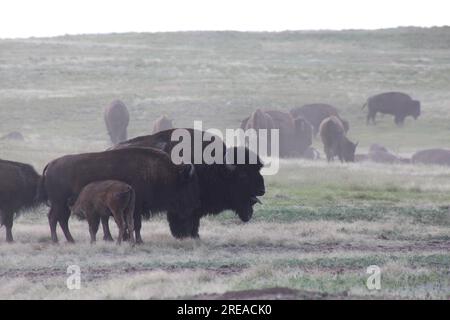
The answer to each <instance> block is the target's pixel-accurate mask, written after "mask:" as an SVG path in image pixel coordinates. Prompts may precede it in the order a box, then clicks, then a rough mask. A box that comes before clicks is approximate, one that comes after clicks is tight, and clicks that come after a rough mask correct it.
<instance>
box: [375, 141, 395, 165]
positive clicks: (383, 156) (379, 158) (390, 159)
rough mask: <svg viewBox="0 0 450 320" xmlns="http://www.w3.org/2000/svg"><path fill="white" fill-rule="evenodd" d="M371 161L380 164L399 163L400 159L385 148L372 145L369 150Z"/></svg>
mask: <svg viewBox="0 0 450 320" xmlns="http://www.w3.org/2000/svg"><path fill="white" fill-rule="evenodd" d="M368 156H369V160H371V161H373V162H378V163H398V162H400V158H399V157H397V156H396V155H395V154H393V153H392V152H390V151H389V150H388V149H386V148H385V147H384V146H382V145H379V144H376V143H374V144H372V145H371V146H370V148H369V155H368Z"/></svg>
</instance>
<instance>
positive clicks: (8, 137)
mask: <svg viewBox="0 0 450 320" xmlns="http://www.w3.org/2000/svg"><path fill="white" fill-rule="evenodd" d="M0 140H16V141H23V140H25V139H24V138H23V135H22V134H21V133H20V132H18V131H12V132H10V133H8V134H5V135H4V136H2V137H0Z"/></svg>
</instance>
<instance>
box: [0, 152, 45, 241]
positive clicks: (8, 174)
mask: <svg viewBox="0 0 450 320" xmlns="http://www.w3.org/2000/svg"><path fill="white" fill-rule="evenodd" d="M39 180H40V175H39V174H38V173H37V172H36V171H35V170H34V168H33V167H32V166H30V165H28V164H25V163H20V162H14V161H7V160H0V226H2V225H4V226H5V228H6V241H8V242H12V241H13V236H12V226H13V219H14V214H17V213H19V212H21V211H23V210H26V209H31V208H33V207H34V206H36V205H38V204H40V203H41V202H42V201H40V199H38V198H37V197H36V191H37V186H38V184H39Z"/></svg>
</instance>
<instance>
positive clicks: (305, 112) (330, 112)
mask: <svg viewBox="0 0 450 320" xmlns="http://www.w3.org/2000/svg"><path fill="white" fill-rule="evenodd" d="M290 113H291V115H292V116H293V117H294V118H298V117H302V118H304V119H306V120H307V121H308V122H309V123H311V125H312V126H313V129H314V135H317V133H318V132H319V127H320V124H321V123H322V121H323V120H324V119H326V118H328V117H330V116H336V117H338V118H339V120H341V122H342V124H343V126H344V129H345V132H348V130H349V123H348V121H347V120H344V119H342V118H341V117H340V116H339V112H338V110H337V109H336V107H333V106H331V105H329V104H325V103H312V104H305V105H304V106H301V107H296V108H293V109H292V110H291V111H290Z"/></svg>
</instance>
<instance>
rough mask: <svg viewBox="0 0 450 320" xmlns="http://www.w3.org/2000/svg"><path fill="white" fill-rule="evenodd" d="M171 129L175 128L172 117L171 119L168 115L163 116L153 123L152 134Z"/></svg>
mask: <svg viewBox="0 0 450 320" xmlns="http://www.w3.org/2000/svg"><path fill="white" fill-rule="evenodd" d="M169 129H173V124H172V119H169V118H167V117H166V116H161V117H159V118H158V119H156V121H155V122H154V123H153V130H152V134H155V133H158V132H160V131H164V130H169Z"/></svg>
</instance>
